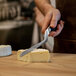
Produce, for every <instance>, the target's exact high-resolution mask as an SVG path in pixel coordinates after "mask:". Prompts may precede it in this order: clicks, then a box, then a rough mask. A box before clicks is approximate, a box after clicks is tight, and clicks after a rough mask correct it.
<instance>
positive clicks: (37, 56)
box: [17, 49, 50, 62]
mask: <svg viewBox="0 0 76 76" xmlns="http://www.w3.org/2000/svg"><path fill="white" fill-rule="evenodd" d="M23 51H25V50H18V52H17V59H18V60H21V61H26V62H49V60H50V54H49V51H48V50H46V49H35V50H34V51H32V52H30V53H28V54H26V55H24V56H23V57H20V54H21V53H22V52H23Z"/></svg>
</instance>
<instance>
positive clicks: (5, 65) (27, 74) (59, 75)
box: [0, 52, 76, 76]
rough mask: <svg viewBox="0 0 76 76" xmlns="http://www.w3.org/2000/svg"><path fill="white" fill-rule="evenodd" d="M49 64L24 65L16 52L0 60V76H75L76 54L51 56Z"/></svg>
mask: <svg viewBox="0 0 76 76" xmlns="http://www.w3.org/2000/svg"><path fill="white" fill-rule="evenodd" d="M50 59H51V62H50V63H26V62H22V61H18V60H17V59H16V52H13V55H11V56H8V57H1V58H0V76H76V54H51V58H50Z"/></svg>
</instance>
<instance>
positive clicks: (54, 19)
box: [50, 13, 61, 28]
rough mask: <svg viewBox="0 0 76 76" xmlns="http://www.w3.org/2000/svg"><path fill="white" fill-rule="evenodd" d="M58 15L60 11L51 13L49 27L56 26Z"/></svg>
mask: <svg viewBox="0 0 76 76" xmlns="http://www.w3.org/2000/svg"><path fill="white" fill-rule="evenodd" d="M60 16H61V15H60V13H59V14H54V15H52V19H51V22H50V27H52V28H55V27H56V26H57V23H58V21H59V20H60Z"/></svg>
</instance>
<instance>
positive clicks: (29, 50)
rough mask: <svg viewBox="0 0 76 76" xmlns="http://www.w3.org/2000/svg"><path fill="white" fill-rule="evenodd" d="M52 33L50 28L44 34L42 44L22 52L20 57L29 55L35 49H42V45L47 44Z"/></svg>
mask: <svg viewBox="0 0 76 76" xmlns="http://www.w3.org/2000/svg"><path fill="white" fill-rule="evenodd" d="M50 32H51V29H50V28H47V30H46V31H45V34H44V40H43V41H41V42H40V43H38V44H36V45H34V46H32V47H31V48H29V49H27V50H25V51H24V52H22V53H21V54H20V57H22V56H24V55H25V54H28V53H29V52H31V51H33V50H34V49H36V48H38V47H40V46H41V45H42V44H44V43H45V42H47V40H48V35H49V33H50Z"/></svg>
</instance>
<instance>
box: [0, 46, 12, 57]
mask: <svg viewBox="0 0 76 76" xmlns="http://www.w3.org/2000/svg"><path fill="white" fill-rule="evenodd" d="M11 54H12V48H11V46H10V45H0V56H8V55H11Z"/></svg>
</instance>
